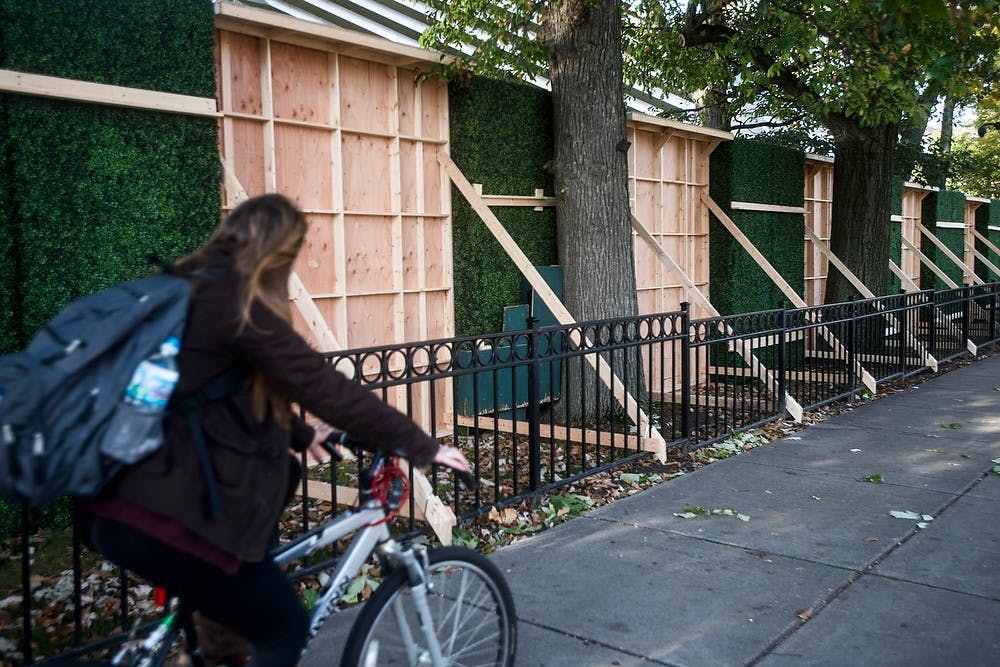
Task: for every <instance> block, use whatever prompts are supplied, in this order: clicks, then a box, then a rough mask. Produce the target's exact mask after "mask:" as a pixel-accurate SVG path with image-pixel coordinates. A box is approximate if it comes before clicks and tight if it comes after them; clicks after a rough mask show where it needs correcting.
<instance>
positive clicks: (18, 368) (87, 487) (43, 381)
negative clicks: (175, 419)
mask: <svg viewBox="0 0 1000 667" xmlns="http://www.w3.org/2000/svg"><path fill="white" fill-rule="evenodd" d="M190 289H191V282H190V281H189V280H187V279H185V278H181V277H177V276H172V275H167V274H159V275H154V276H151V277H149V278H144V279H141V280H134V281H131V282H125V283H119V284H117V285H113V286H112V287H109V288H108V289H106V290H103V291H101V292H98V293H96V294H91V295H89V296H85V297H82V298H80V299H78V300H76V301H74V302H72V303H70V304H69V305H67V306H66V307H65V308H64V309H63V310H62V311H61V312H60V313H59V314H58V315H56V316H55V317H54V318H52V320H50V321H49V322H48V323H47V324H46V325H45V327H44V328H43V329H42V331H40V332H39V333H38V335H37V336H36V337H35V338H34V340H32V342H31V344H30V345H29V346H28V347H27V349H25V350H24V351H22V352H16V353H14V354H9V355H6V356H2V357H0V496H2V497H5V498H8V499H11V500H15V501H21V502H26V503H28V504H29V505H32V506H38V505H41V504H44V503H46V502H48V501H50V500H52V499H54V498H56V497H59V496H63V495H72V496H78V497H84V498H86V497H92V496H94V495H96V494H97V493H98V492H99V491H100V490H101V488H102V487H103V486H104V485H105V484H106V483H107V482H108V481H110V479H111V478H112V477H113V476H114V475H115V474H116V473H117V472H118V471H119V470H120V468H121V464H120V463H118V462H116V461H111V460H109V459H107V458H106V457H104V456H103V455H102V454H101V452H100V444H101V441H102V438H103V435H104V433H105V431H106V430H107V428H108V423H109V422H110V419H111V415H112V414H113V413H114V410H115V407H116V406H117V405H118V403H119V401H121V400H122V395H123V393H124V391H125V387H126V385H127V384H128V381H129V379H130V378H131V377H132V372H133V370H135V368H136V366H138V364H139V363H140V362H141V361H142V360H143V359H145V358H147V357H149V356H150V355H152V354H154V353H156V351H157V350H159V348H160V345H161V343H163V341H164V340H165V339H166V338H168V337H169V336H176V337H177V338H178V339H180V338H181V336H182V335H183V333H184V323H185V319H186V317H187V312H188V303H189V297H190ZM213 382H214V381H213ZM226 384H227V386H226V387H225V388H224V389H223V390H222V391H219V388H215V391H214V392H213V393H214V394H215V396H213V397H212V399H213V400H214V399H217V398H219V397H221V396H222V395H228V394H232V393H235V391H236V390H238V388H239V385H240V384H241V378H239V377H237V378H235V381H234V380H233V378H230V379H229V381H228V382H227V383H226ZM198 393H199V394H200V393H201V392H198ZM198 403H199V400H197V399H196V400H194V401H192V400H188V401H186V402H185V409H186V410H196V409H197V407H198ZM201 454H202V452H199V458H201Z"/></svg>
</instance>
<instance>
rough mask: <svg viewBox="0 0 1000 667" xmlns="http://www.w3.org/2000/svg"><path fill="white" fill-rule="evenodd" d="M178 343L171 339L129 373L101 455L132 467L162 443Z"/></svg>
mask: <svg viewBox="0 0 1000 667" xmlns="http://www.w3.org/2000/svg"><path fill="white" fill-rule="evenodd" d="M179 351H180V341H179V340H178V339H177V338H175V337H173V336H171V337H170V338H168V339H166V340H165V341H163V344H162V345H160V351H159V353H157V354H154V355H152V356H151V357H148V358H147V359H144V360H143V361H142V362H141V363H140V364H139V365H138V366H137V367H136V369H135V371H134V372H133V373H132V379H131V380H129V383H128V386H127V387H126V388H125V395H124V396H123V397H122V400H121V402H120V403H119V404H118V407H117V408H115V413H114V415H112V417H111V423H110V425H109V426H108V430H107V433H106V434H105V436H104V441H103V442H102V444H101V452H102V453H103V454H105V455H107V456H110V457H111V458H113V459H116V460H118V461H121V462H123V463H135V462H136V461H138V460H139V459H141V458H142V457H144V456H146V455H147V454H150V453H151V452H153V451H155V450H156V449H158V448H159V447H160V445H161V444H162V443H163V415H164V413H165V412H166V410H167V403H169V402H170V395H171V394H172V393H173V391H174V387H175V386H177V379H178V378H179V377H180V374H179V373H178V371H177V361H176V357H177V353H178V352H179Z"/></svg>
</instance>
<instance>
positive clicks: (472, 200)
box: [438, 151, 667, 463]
mask: <svg viewBox="0 0 1000 667" xmlns="http://www.w3.org/2000/svg"><path fill="white" fill-rule="evenodd" d="M438 160H439V161H440V162H441V164H443V165H444V167H445V170H446V171H447V172H448V176H449V177H450V178H451V181H452V183H454V184H455V187H457V188H458V190H459V192H461V193H462V195H463V196H464V197H465V199H466V200H467V201H468V202H469V204H470V205H471V206H472V209H473V210H474V211H475V212H476V213H477V214H478V215H479V217H480V218H481V219H482V220H483V222H484V223H486V227H487V228H488V229H489V230H490V232H492V234H493V236H494V237H495V238H496V239H497V241H499V243H500V245H501V247H503V249H504V251H505V252H506V253H507V255H508V256H509V257H510V258H511V259H512V260H514V264H515V265H516V266H517V268H518V269H520V271H521V274H522V275H524V277H525V278H526V279H527V280H528V282H529V283H530V284H531V286H532V287H533V288H534V290H535V292H536V293H537V294H538V296H539V297H540V298H541V299H542V301H544V302H545V305H546V306H548V308H549V310H550V311H552V314H553V315H555V317H556V319H557V320H558V321H559V323H560V324H573V323H575V322H576V319H575V318H574V317H573V316H572V315H571V314H570V312H569V311H568V310H566V306H565V305H563V303H562V301H560V300H559V297H557V296H556V294H555V292H553V291H552V288H551V287H549V285H548V283H546V282H545V279H544V278H542V276H541V274H540V273H538V271H537V270H536V269H535V267H534V266H533V265H532V264H531V260H529V259H528V257H527V255H525V254H524V251H522V250H521V248H520V247H518V245H517V243H516V242H515V241H514V239H513V238H511V236H510V234H509V233H507V230H506V229H504V227H503V225H502V224H500V221H499V220H498V219H497V217H496V216H495V215H493V212H492V211H491V210H490V208H489V206H487V205H486V203H485V202H484V201H483V199H482V197H481V196H480V195H479V194H478V193H477V192H476V190H475V188H474V187H473V186H472V183H470V182H469V179H467V178H466V177H465V174H463V173H462V171H461V170H460V169H459V168H458V165H456V164H455V163H454V162H453V161H452V159H451V157H449V156H448V155H447V154H445V152H444V151H439V152H438ZM571 339H572V340H573V341H574V342H576V343H579V342H580V334H579V333H578V332H574V333H573V334H572V335H571ZM594 357H595V355H589V354H588V355H585V356H584V358H585V359H586V360H587V362H588V363H589V364H590V365H592V366H594V367H595V368H596V369H597V372H598V375H599V376H600V378H601V381H602V382H603V383H604V385H605V386H607V387H608V388H610V389H611V392H612V395H613V396H614V397H615V400H617V401H618V403H619V404H620V405H621V406H622V407H623V408H624V409H625V414H627V415H636V416H637V421H638V422H639V423H638V424H637V425H638V427H639V432H640V434H641V435H643V436H644V437H646V438H652V439H653V440H654V441H655V447H654V448H653V449H654V450H655V451H653V454H655V455H656V458H657V459H658V460H659V461H660V462H661V463H662V462H665V461H666V460H667V442H666V440H664V438H663V436H662V435H660V432H659V431H658V430H657V429H656V427H655V426H653V424H652V422H651V421H650V420H649V417H648V415H646V413H645V412H644V411H643V410H642V408H640V407H639V403H638V402H637V401H636V400H635V397H633V396H632V395H631V394H630V393H629V392H628V391H627V390H626V389H625V385H624V384H622V381H621V380H620V379H619V378H618V376H617V375H615V374H614V373H612V372H611V368H610V366H609V365H608V362H606V361H605V360H604V359H603V358H602V357H600V356H599V355H597V356H596V358H594Z"/></svg>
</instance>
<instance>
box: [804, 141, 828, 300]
mask: <svg viewBox="0 0 1000 667" xmlns="http://www.w3.org/2000/svg"><path fill="white" fill-rule="evenodd" d="M805 169H806V174H805V193H804V196H805V199H804V205H805V209H806V215H805V224H806V225H807V226H808V227H809V229H810V230H812V232H813V233H814V234H816V236H818V237H819V238H820V240H821V241H823V242H824V243H825V244H827V245H828V246H829V244H830V216H831V213H832V207H833V163H832V162H830V161H829V160H827V159H823V158H809V157H807V158H806V167H805ZM803 261H804V273H805V294H804V298H805V301H806V303H807V304H809V305H810V306H818V305H821V304H822V303H823V295H824V293H825V290H826V276H827V273H828V271H829V266H828V264H829V260H827V258H826V255H825V254H823V253H822V252H821V251H820V249H819V248H817V247H816V245H815V244H814V243H813V242H812V241H811V240H810V239H809V238H808V237H806V241H805V256H804V257H803Z"/></svg>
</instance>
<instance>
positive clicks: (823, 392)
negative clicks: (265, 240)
mask: <svg viewBox="0 0 1000 667" xmlns="http://www.w3.org/2000/svg"><path fill="white" fill-rule="evenodd" d="M998 294H1000V283H993V284H989V285H982V286H975V287H964V288H960V289H953V290H945V291H940V292H933V291H924V292H913V293H909V294H899V295H891V296H886V297H880V298H874V299H863V300H854V301H850V302H847V303H840V304H832V305H826V306H818V307H813V308H801V309H785V308H778V309H775V310H770V311H762V312H757V313H747V314H741V315H735V316H726V317H713V318H707V319H694V320H693V319H691V318H690V313H689V310H688V308H687V307H686V306H685V307H683V308H682V309H681V310H680V311H677V312H672V313H661V314H657V315H646V316H641V317H632V318H619V319H611V320H602V321H596V322H586V323H579V324H572V325H565V326H562V325H560V326H545V327H540V326H538V325H537V322H534V321H532V320H531V319H529V324H528V328H526V329H525V330H522V331H514V332H505V333H502V334H495V335H489V336H476V337H466V338H453V339H444V340H435V341H424V342H419V343H412V344H404V345H393V346H385V347H377V348H367V349H358V350H349V351H344V352H337V353H332V354H329V355H328V359H329V363H330V364H331V365H333V366H334V367H335V368H337V369H338V370H340V371H342V372H344V373H346V374H348V375H350V376H352V377H354V378H355V379H356V380H357V381H358V382H361V383H363V384H365V385H366V386H368V387H370V388H371V389H372V390H374V391H377V392H379V393H380V394H381V396H382V398H383V400H385V401H387V402H389V403H391V404H393V405H395V406H396V407H398V408H399V409H401V410H403V411H404V412H406V413H408V414H409V415H410V416H411V417H413V418H414V419H415V420H417V421H418V422H419V423H421V425H422V426H423V427H424V428H425V429H427V430H428V431H429V432H432V433H434V434H436V435H437V436H438V437H439V439H440V440H441V441H442V442H448V443H451V444H454V445H456V446H458V447H460V448H462V449H463V450H464V451H465V452H466V454H467V456H468V457H469V459H470V461H471V462H472V465H473V467H474V472H475V473H476V476H477V477H478V478H479V479H480V480H481V484H480V485H479V487H478V488H476V489H471V490H470V489H463V488H459V487H458V486H457V483H456V480H455V479H453V477H452V475H451V474H449V473H448V472H447V471H446V470H438V469H432V470H430V471H428V472H427V478H428V480H429V481H430V485H431V488H432V490H433V492H434V493H435V494H436V495H437V496H438V497H439V498H440V499H441V500H442V501H443V502H445V503H447V504H448V505H449V506H450V507H451V508H452V509H453V510H454V512H455V514H456V516H457V517H458V519H459V521H465V520H468V519H471V518H473V517H476V516H479V515H481V514H484V513H486V512H489V511H490V510H491V509H493V508H502V507H504V506H509V505H513V504H519V503H523V502H534V501H535V500H537V499H538V498H539V496H540V495H541V494H543V493H545V492H548V491H552V490H556V489H560V488H563V487H567V486H569V485H572V484H578V483H582V480H584V478H586V477H588V476H590V475H593V474H595V473H598V472H601V471H605V470H608V469H610V468H613V467H615V466H619V465H622V464H623V463H626V462H630V461H634V460H636V459H637V458H639V457H643V456H653V457H657V456H660V457H662V456H664V455H665V453H666V452H667V451H669V450H671V449H675V448H684V449H687V450H691V449H695V448H699V447H704V446H706V445H709V444H712V443H716V442H718V441H719V440H722V439H725V438H729V437H731V436H732V435H733V434H734V433H738V432H740V431H744V430H747V429H751V428H754V427H755V426H758V425H761V424H764V423H767V422H770V421H773V420H775V419H779V418H781V417H784V416H785V415H786V411H787V412H788V413H791V414H792V415H797V413H798V411H799V410H809V409H810V408H815V407H817V406H821V405H824V404H827V403H830V402H833V401H838V400H842V399H845V398H850V397H856V396H863V395H864V394H865V392H871V391H873V390H874V389H875V387H876V386H877V383H880V382H886V381H888V380H892V379H896V378H902V377H907V376H910V375H913V374H915V373H920V372H922V371H925V370H928V369H930V368H936V364H937V363H938V362H943V361H946V360H948V359H953V358H955V357H958V356H960V355H963V354H969V353H970V352H978V351H979V350H980V349H981V348H982V347H983V346H985V345H988V344H991V343H994V342H996V341H997V339H998V337H1000V332H998V330H997V329H998V327H997V318H996V308H997V299H998ZM353 482H354V476H353V474H352V467H351V466H350V465H341V466H339V467H333V469H332V470H330V471H328V472H327V473H325V474H324V476H323V478H322V479H311V480H309V481H308V482H307V483H306V485H305V486H304V492H305V494H306V495H314V496H316V497H323V498H327V499H330V500H331V501H332V502H333V504H334V505H336V504H338V503H341V502H348V503H349V502H353V500H354V497H355V496H354V494H353V492H351V491H348V490H347V487H350V485H351V484H352V483H353ZM307 505H308V503H303V508H304V513H303V523H304V524H306V523H307V522H308V510H307ZM23 517H24V521H23V523H22V528H21V533H20V535H19V536H16V537H15V538H13V540H12V542H11V543H13V542H17V543H18V545H19V547H18V549H19V550H20V551H19V552H18V550H17V549H10V550H9V551H10V553H9V554H8V559H9V560H12V561H13V560H17V559H18V558H19V562H17V564H16V566H15V565H13V563H8V564H6V565H5V567H7V569H8V570H10V569H13V568H14V567H16V568H17V569H18V570H19V571H20V581H21V584H20V591H18V590H17V588H16V587H15V586H14V585H9V586H8V588H9V589H10V590H7V591H0V614H6V618H9V619H14V618H18V619H19V622H17V623H9V624H7V625H10V626H11V627H10V628H6V629H3V630H2V634H0V646H2V642H4V641H8V642H14V643H16V644H17V646H18V650H19V653H20V656H21V659H22V660H24V661H26V662H30V661H31V660H32V658H33V656H35V655H38V653H40V652H41V653H44V652H46V651H45V650H44V649H43V650H42V651H38V648H37V647H39V646H42V645H43V644H44V642H42V641H41V640H40V639H39V631H40V629H41V628H40V624H41V623H43V622H45V621H42V620H41V617H40V614H39V612H38V607H39V605H37V604H36V605H35V607H34V608H35V611H34V612H33V611H32V605H31V602H32V600H37V599H38V588H37V586H34V585H33V584H32V582H33V581H34V579H33V576H34V574H33V571H32V565H31V563H32V559H33V555H32V552H31V540H32V535H33V534H34V533H33V528H32V526H31V525H30V524H31V521H30V520H29V514H28V513H27V512H25V513H24V514H23ZM417 521H418V519H417V518H416V517H411V518H410V519H409V524H408V526H404V527H403V528H404V529H407V528H408V529H413V528H419V526H418V525H417ZM65 548H66V549H68V550H69V551H71V552H72V557H71V560H70V562H71V565H70V568H71V569H72V570H73V574H72V577H71V583H70V584H68V585H69V586H71V587H72V588H73V593H72V595H68V596H67V597H66V598H65V606H66V608H67V609H70V608H71V613H67V614H66V615H64V616H63V619H64V621H65V622H66V623H72V624H73V625H74V627H75V632H74V633H73V638H72V641H73V642H74V643H76V644H78V645H79V644H82V643H85V641H86V635H87V632H85V631H84V630H85V629H86V628H85V626H87V625H88V624H90V625H92V623H91V620H89V619H91V618H92V616H93V604H94V603H93V600H88V599H87V596H85V595H81V593H80V588H81V585H82V583H83V577H82V576H81V572H80V570H81V548H80V545H79V540H78V539H77V538H76V537H75V536H73V538H72V539H71V540H70V542H69V544H68V545H67V546H66V547H65ZM19 554H20V556H19ZM28 591H31V592H32V594H31V595H28V596H25V595H24V594H25V593H26V592H28ZM130 591H133V592H134V587H133V588H132V589H130V588H129V587H128V586H125V585H123V586H120V590H119V593H118V595H117V598H118V603H117V604H118V605H119V611H118V614H119V616H118V618H119V623H117V624H116V625H117V626H118V629H119V630H120V629H121V628H122V627H127V625H128V614H129V604H130V600H132V599H133V598H134V597H135V596H134V595H133V593H130ZM4 605H6V606H4ZM15 625H17V626H19V630H18V629H14V626H15ZM105 634H108V633H107V632H105ZM25 637H33V642H32V645H31V646H29V645H27V644H26V643H25Z"/></svg>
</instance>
